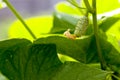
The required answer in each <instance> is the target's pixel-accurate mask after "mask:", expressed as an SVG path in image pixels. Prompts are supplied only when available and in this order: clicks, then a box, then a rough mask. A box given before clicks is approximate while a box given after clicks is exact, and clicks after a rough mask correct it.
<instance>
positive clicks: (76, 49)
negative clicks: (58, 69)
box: [34, 36, 91, 62]
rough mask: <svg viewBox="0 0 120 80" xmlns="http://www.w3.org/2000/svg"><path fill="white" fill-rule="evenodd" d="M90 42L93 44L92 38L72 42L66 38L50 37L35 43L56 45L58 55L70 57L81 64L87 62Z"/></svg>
mask: <svg viewBox="0 0 120 80" xmlns="http://www.w3.org/2000/svg"><path fill="white" fill-rule="evenodd" d="M90 42H91V37H86V38H81V39H76V40H70V39H67V38H65V37H60V36H50V37H47V38H40V39H38V40H37V41H35V42H34V43H35V44H38V43H40V44H41V43H42V44H43V43H44V44H48V43H54V44H56V46H57V52H58V53H61V54H64V55H68V56H70V57H72V58H74V59H76V60H78V61H81V62H86V51H87V49H88V46H89V43H90Z"/></svg>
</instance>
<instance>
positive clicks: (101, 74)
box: [52, 62, 108, 80]
mask: <svg viewBox="0 0 120 80" xmlns="http://www.w3.org/2000/svg"><path fill="white" fill-rule="evenodd" d="M76 74H77V75H76ZM107 76H108V72H106V71H101V70H100V69H97V68H95V69H93V68H92V67H88V66H86V65H85V64H82V63H75V62H66V63H65V64H63V65H62V66H61V67H60V69H59V71H58V73H56V76H55V77H53V79H52V80H61V79H62V80H106V77H107Z"/></svg>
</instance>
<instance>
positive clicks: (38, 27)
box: [9, 16, 53, 40]
mask: <svg viewBox="0 0 120 80" xmlns="http://www.w3.org/2000/svg"><path fill="white" fill-rule="evenodd" d="M25 21H26V23H27V24H28V26H29V28H30V29H31V30H32V32H33V33H34V34H35V35H36V36H37V37H43V36H44V34H46V33H48V32H49V31H50V29H51V27H52V25H53V17H52V16H40V17H33V18H29V19H26V20H25ZM9 37H10V38H27V39H29V40H33V38H32V37H31V35H30V34H29V32H28V31H27V30H26V29H25V27H24V25H22V23H21V22H20V21H15V22H14V23H13V24H12V25H11V26H10V29H9Z"/></svg>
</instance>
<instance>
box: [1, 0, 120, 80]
mask: <svg viewBox="0 0 120 80" xmlns="http://www.w3.org/2000/svg"><path fill="white" fill-rule="evenodd" d="M3 2H4V3H6V5H7V6H8V7H9V8H10V10H11V11H12V12H13V13H14V14H15V16H16V17H17V18H18V19H19V20H20V22H21V23H22V24H23V26H22V27H25V29H26V30H27V31H28V32H29V33H30V35H31V36H32V37H33V40H32V41H30V40H28V39H20V38H14V39H9V40H4V41H0V71H1V73H2V74H3V75H4V76H6V77H7V78H8V79H9V80H120V44H119V40H120V37H119V33H120V31H119V28H120V27H119V26H118V25H119V23H120V22H119V21H120V12H119V4H120V3H119V0H114V1H109V0H104V1H101V0H89V1H88V0H80V3H81V4H79V2H78V1H77V0H67V2H68V3H65V2H64V3H60V4H58V5H57V6H56V12H54V14H53V18H54V19H53V27H52V28H51V30H50V32H49V33H47V35H48V36H47V37H41V38H38V37H39V36H37V37H36V35H35V34H34V33H33V31H32V30H31V29H30V27H29V26H28V25H27V24H26V22H25V21H24V20H23V19H22V17H21V16H20V15H19V13H18V12H17V11H16V10H15V8H14V7H13V6H12V5H11V4H10V2H9V1H8V0H3ZM108 2H109V4H106V3H108ZM101 3H103V4H101ZM112 4H114V6H113V7H112V8H111V7H110V5H112ZM106 5H108V6H106ZM102 6H103V7H104V8H102ZM63 7H64V8H63ZM106 8H107V9H106ZM64 9H65V10H64ZM115 9H116V10H115ZM72 10H73V12H72ZM117 10H118V13H117V14H116V12H115V13H113V12H114V11H117ZM78 12H79V13H78ZM103 12H107V13H103ZM108 14H111V15H108ZM36 24H39V25H40V23H36ZM45 24H47V23H45ZM18 25H19V24H18ZM18 25H17V26H16V27H18ZM41 27H42V26H41ZM46 28H48V27H46ZM66 30H67V31H66ZM63 33H64V35H63ZM51 34H54V35H51ZM66 36H67V37H68V38H66ZM61 56H63V57H65V56H67V57H68V56H69V57H71V58H72V61H71V60H68V58H67V59H66V58H65V59H63V57H61Z"/></svg>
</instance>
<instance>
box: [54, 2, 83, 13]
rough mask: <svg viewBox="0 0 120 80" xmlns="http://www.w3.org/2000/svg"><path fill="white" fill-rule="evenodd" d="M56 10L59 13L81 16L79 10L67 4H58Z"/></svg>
mask: <svg viewBox="0 0 120 80" xmlns="http://www.w3.org/2000/svg"><path fill="white" fill-rule="evenodd" d="M55 9H56V11H57V12H62V13H66V14H70V15H81V12H80V10H79V9H78V8H76V7H74V6H73V5H71V4H69V3H67V2H60V3H58V4H56V6H55Z"/></svg>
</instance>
